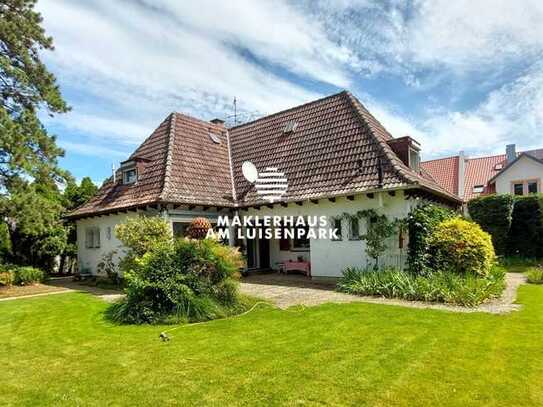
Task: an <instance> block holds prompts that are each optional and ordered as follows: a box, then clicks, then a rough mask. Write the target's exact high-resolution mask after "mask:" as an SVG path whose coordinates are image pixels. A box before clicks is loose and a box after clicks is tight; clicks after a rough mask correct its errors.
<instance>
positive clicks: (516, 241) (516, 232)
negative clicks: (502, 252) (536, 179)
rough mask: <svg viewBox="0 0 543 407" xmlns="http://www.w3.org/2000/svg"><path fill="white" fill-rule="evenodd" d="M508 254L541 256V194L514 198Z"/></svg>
mask: <svg viewBox="0 0 543 407" xmlns="http://www.w3.org/2000/svg"><path fill="white" fill-rule="evenodd" d="M508 254H509V255H516V256H522V257H543V196H542V195H530V196H520V197H516V198H515V203H514V206H513V215H512V222H511V229H510V231H509V238H508Z"/></svg>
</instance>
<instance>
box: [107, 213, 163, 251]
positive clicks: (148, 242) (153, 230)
mask: <svg viewBox="0 0 543 407" xmlns="http://www.w3.org/2000/svg"><path fill="white" fill-rule="evenodd" d="M115 235H116V236H117V239H119V240H120V241H121V242H122V243H123V245H124V246H126V247H127V248H128V251H129V252H128V253H127V254H128V255H129V256H134V257H135V256H143V255H144V254H145V253H146V252H147V251H149V250H150V249H152V248H153V247H154V246H156V245H160V244H161V243H166V242H169V241H171V240H172V230H171V226H170V224H169V223H168V222H166V221H165V220H164V219H163V218H161V217H158V216H138V217H133V218H129V219H128V220H127V221H126V222H124V223H121V224H119V225H117V226H116V227H115Z"/></svg>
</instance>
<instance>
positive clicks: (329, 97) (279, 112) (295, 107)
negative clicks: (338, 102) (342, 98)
mask: <svg viewBox="0 0 543 407" xmlns="http://www.w3.org/2000/svg"><path fill="white" fill-rule="evenodd" d="M343 93H347V90H342V91H341V92H337V93H334V94H332V95H328V96H324V97H322V98H319V99H315V100H311V101H309V102H305V103H302V104H301V105H297V106H294V107H289V108H288V109H284V110H280V111H278V112H275V113H272V114H268V115H266V116H262V117H259V118H258V119H255V120H251V121H250V122H246V123H241V124H238V125H237V126H232V127H230V130H234V129H239V128H240V127H243V126H248V125H251V124H254V123H256V122H259V121H261V120H265V119H269V118H271V117H274V116H277V115H280V114H283V113H286V112H289V111H291V110H296V109H299V108H302V107H305V106H309V105H312V104H316V103H319V102H323V101H325V100H327V99H331V98H333V97H337V96H339V95H341V94H343Z"/></svg>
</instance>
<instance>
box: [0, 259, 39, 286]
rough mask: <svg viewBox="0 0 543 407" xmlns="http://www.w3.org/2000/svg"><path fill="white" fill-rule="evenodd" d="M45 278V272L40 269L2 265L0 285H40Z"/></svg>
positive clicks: (0, 266)
mask: <svg viewBox="0 0 543 407" xmlns="http://www.w3.org/2000/svg"><path fill="white" fill-rule="evenodd" d="M44 278H45V274H44V272H43V271H42V270H40V269H38V268H34V267H29V266H17V265H14V264H2V265H0V285H11V284H16V285H30V284H34V283H39V282H41V281H43V279H44Z"/></svg>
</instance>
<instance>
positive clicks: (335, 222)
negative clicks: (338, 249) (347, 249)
mask: <svg viewBox="0 0 543 407" xmlns="http://www.w3.org/2000/svg"><path fill="white" fill-rule="evenodd" d="M332 225H333V228H334V229H336V230H337V237H338V238H337V239H332V240H343V238H342V236H341V232H342V231H341V218H336V219H333V220H332Z"/></svg>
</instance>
